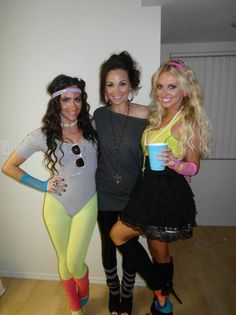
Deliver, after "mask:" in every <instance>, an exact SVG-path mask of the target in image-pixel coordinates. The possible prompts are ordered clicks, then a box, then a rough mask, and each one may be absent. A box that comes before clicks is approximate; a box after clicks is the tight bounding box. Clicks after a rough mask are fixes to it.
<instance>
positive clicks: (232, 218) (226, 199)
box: [161, 41, 236, 226]
mask: <svg viewBox="0 0 236 315" xmlns="http://www.w3.org/2000/svg"><path fill="white" fill-rule="evenodd" d="M231 51H232V52H234V54H235V52H236V41H235V42H218V43H214V42H213V43H188V44H166V45H162V46H161V60H162V61H165V60H167V59H168V58H169V54H170V53H197V52H200V53H201V52H214V53H215V52H231ZM235 71H236V69H235ZM235 84H236V82H235ZM225 88H226V89H227V86H226V87H225ZM235 101H236V100H235ZM222 106H224V104H222ZM235 106H236V104H235ZM234 119H235V120H236V117H234ZM235 178H236V160H206V161H202V163H201V169H200V172H199V174H198V175H197V176H196V177H194V178H193V179H192V183H191V186H192V189H193V191H194V193H195V197H196V204H197V209H198V216H197V222H198V224H199V225H210V226H214V225H216V226H217V225H219V226H228V225H229V226H236V211H235V209H236V202H235Z"/></svg>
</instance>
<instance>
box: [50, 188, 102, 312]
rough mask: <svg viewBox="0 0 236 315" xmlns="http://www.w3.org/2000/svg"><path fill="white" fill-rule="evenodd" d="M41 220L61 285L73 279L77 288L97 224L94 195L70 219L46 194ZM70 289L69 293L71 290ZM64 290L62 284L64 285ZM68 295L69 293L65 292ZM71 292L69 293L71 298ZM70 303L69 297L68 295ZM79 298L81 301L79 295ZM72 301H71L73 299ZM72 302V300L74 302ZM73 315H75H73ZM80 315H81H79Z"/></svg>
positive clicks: (85, 269) (84, 268)
mask: <svg viewBox="0 0 236 315" xmlns="http://www.w3.org/2000/svg"><path fill="white" fill-rule="evenodd" d="M44 221H45V224H46V227H47V229H48V232H49V235H50V237H51V240H52V243H53V245H54V247H55V250H56V253H57V256H58V265H59V274H60V277H61V279H62V282H63V285H64V284H65V283H69V282H68V281H67V280H71V279H72V278H73V279H74V280H75V282H76V283H77V285H78V281H80V279H81V280H82V282H84V279H83V278H84V277H85V276H86V274H87V271H88V268H87V265H86V263H85V258H86V255H87V250H88V246H89V243H90V240H91V237H92V234H93V231H94V227H95V224H96V221H97V196H96V194H95V195H94V196H93V197H92V198H91V199H90V200H89V201H88V202H87V204H86V205H85V206H84V207H83V208H82V209H81V210H80V211H79V212H78V213H77V214H75V215H74V216H73V217H70V216H69V215H68V214H67V212H66V210H65V208H64V207H63V206H62V204H61V203H60V202H59V201H58V200H57V199H55V198H54V197H53V196H52V195H50V194H48V193H46V195H45V201H44ZM72 287H73V285H71V287H70V290H69V291H70V293H69V295H70V294H71V291H73V289H72ZM64 288H65V285H64ZM66 293H67V295H68V292H66ZM73 294H74V292H72V295H73ZM68 298H69V302H71V301H70V300H71V298H70V296H68ZM82 298H84V297H83V296H82ZM72 300H73V298H72ZM74 302H75V301H74ZM74 302H73V301H72V305H71V303H70V306H71V309H72V310H73V311H76V308H77V309H78V305H77V302H76V303H75V304H76V305H75V304H73V303H74ZM73 314H76V312H75V313H74V312H73ZM78 314H80V313H78Z"/></svg>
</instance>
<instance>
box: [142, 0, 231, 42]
mask: <svg viewBox="0 0 236 315" xmlns="http://www.w3.org/2000/svg"><path fill="white" fill-rule="evenodd" d="M156 5H161V42H162V44H167V43H190V42H191V43H193V42H222V41H236V28H235V27H232V26H231V23H232V22H234V23H235V24H236V0H142V6H156Z"/></svg>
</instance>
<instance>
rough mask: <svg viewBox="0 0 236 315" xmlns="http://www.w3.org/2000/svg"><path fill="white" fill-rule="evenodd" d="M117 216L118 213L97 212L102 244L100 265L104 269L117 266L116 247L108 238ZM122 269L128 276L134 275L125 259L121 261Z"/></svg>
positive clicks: (133, 270)
mask: <svg viewBox="0 0 236 315" xmlns="http://www.w3.org/2000/svg"><path fill="white" fill-rule="evenodd" d="M119 216H120V212H119V211H98V227H99V231H100V235H101V242H102V264H103V267H104V268H105V269H112V268H114V267H115V266H116V265H117V258H116V257H117V256H116V246H115V245H114V243H113V241H112V240H111V238H110V231H111V228H112V226H113V225H114V224H115V223H116V221H117V220H118V219H119ZM122 268H123V269H124V270H126V271H127V272H128V273H129V274H134V273H135V269H134V268H133V267H132V266H131V265H130V263H129V262H128V261H127V260H126V259H123V260H122Z"/></svg>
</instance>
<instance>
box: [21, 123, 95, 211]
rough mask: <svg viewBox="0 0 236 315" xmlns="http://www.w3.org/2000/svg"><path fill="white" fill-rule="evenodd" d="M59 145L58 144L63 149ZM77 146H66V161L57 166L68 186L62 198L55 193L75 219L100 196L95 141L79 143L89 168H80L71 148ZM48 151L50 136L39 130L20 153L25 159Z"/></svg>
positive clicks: (32, 134) (23, 146)
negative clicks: (75, 216) (47, 136)
mask: <svg viewBox="0 0 236 315" xmlns="http://www.w3.org/2000/svg"><path fill="white" fill-rule="evenodd" d="M59 143H60V142H59V141H58V142H57V144H58V147H59ZM74 145H76V143H67V142H63V144H62V150H63V152H64V157H63V158H62V160H61V164H62V165H60V164H59V163H56V168H57V171H58V176H60V177H62V178H64V179H65V183H66V184H67V187H66V191H65V192H63V193H62V195H61V196H59V195H56V194H54V193H51V192H50V194H52V195H53V196H54V197H55V198H56V199H57V200H58V201H59V202H60V203H61V204H62V205H63V206H64V207H65V209H66V211H67V213H68V214H69V215H70V216H73V215H74V214H76V213H77V212H79V210H80V209H81V208H82V207H83V206H84V205H85V204H86V203H87V202H88V201H89V200H90V199H91V197H92V196H93V195H94V194H95V192H96V185H95V172H96V166H97V153H96V148H95V147H94V144H93V143H92V142H91V141H88V140H85V139H84V140H83V142H81V143H78V145H79V147H80V150H81V154H82V157H83V159H84V163H85V166H84V167H77V166H76V160H77V159H78V157H79V156H78V155H75V154H73V153H72V151H71V148H72V147H73V146H74ZM58 147H57V149H56V152H55V153H56V156H57V158H58V160H59V159H60V158H61V156H62V152H61V151H60V149H59V148H58ZM46 150H47V144H46V136H45V135H44V134H43V132H42V131H41V129H36V130H34V131H32V132H31V133H29V134H28V135H27V136H26V138H25V139H24V140H23V142H22V143H21V144H20V145H19V146H18V147H17V148H16V150H15V151H16V153H17V154H19V155H20V156H22V157H23V158H24V159H27V158H28V157H30V156H31V155H32V154H33V153H35V152H38V151H42V152H43V153H45V152H46Z"/></svg>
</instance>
